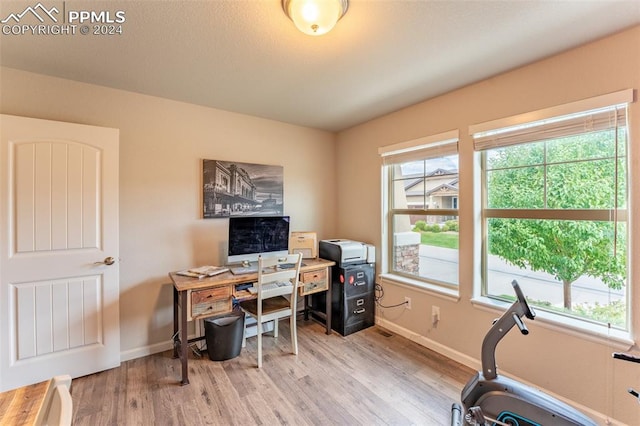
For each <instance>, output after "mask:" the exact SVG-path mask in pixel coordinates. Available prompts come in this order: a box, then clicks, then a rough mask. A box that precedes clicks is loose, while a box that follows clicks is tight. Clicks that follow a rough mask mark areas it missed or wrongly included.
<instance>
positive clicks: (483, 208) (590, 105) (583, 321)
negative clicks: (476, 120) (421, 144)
mask: <svg viewBox="0 0 640 426" xmlns="http://www.w3.org/2000/svg"><path fill="white" fill-rule="evenodd" d="M631 102H633V90H632V89H627V90H623V91H619V92H615V93H610V94H607V95H603V96H598V97H595V98H590V99H586V100H582V101H577V102H573V103H570V104H565V105H561V106H557V107H552V108H548V109H545V110H540V111H534V112H530V113H525V114H520V115H518V116H513V117H508V118H505V119H500V120H494V121H491V122H486V123H481V124H478V125H474V126H470V127H469V135H470V136H471V137H472V138H473V140H474V149H475V151H476V153H479V154H480V185H481V186H480V188H481V190H480V192H481V204H480V212H481V214H480V215H479V219H478V220H480V221H481V223H480V226H479V229H480V230H481V240H482V243H481V250H480V251H481V255H482V258H481V262H480V264H481V274H480V277H479V278H480V282H479V284H480V285H479V286H478V285H477V284H478V283H476V285H474V294H476V295H479V296H480V297H479V298H478V297H476V299H475V303H480V304H482V305H489V306H496V304H497V305H503V304H504V301H502V299H500V298H499V297H496V296H495V295H490V294H488V279H487V278H488V249H489V248H488V244H487V242H488V231H489V230H488V228H489V220H490V219H492V218H503V219H532V220H588V221H614V222H625V223H626V224H627V226H626V233H627V241H629V242H630V241H631V233H630V230H631V225H630V214H629V212H628V211H627V210H628V206H629V204H630V203H631V193H630V192H629V184H630V183H631V182H632V180H631V176H632V173H631V167H632V164H631V161H630V152H629V149H630V146H631V140H630V139H631V135H630V128H629V126H628V122H627V123H625V124H626V130H627V131H626V136H627V139H626V142H625V145H626V146H625V155H624V158H625V162H626V166H627V167H626V168H625V173H626V179H627V180H626V182H627V193H626V200H625V201H626V203H625V204H624V207H623V208H620V207H619V206H617V205H616V206H614V207H613V208H611V209H549V208H546V207H547V206H546V198H545V208H531V209H524V208H523V209H505V208H488V207H487V203H488V195H489V194H488V188H487V179H488V175H487V173H488V170H487V155H488V152H487V151H489V150H491V149H494V148H499V147H508V146H513V145H520V144H524V143H537V142H540V141H541V140H554V139H558V138H560V137H562V136H552V137H548V138H537V139H535V138H534V139H530V140H529V142H516V143H514V141H513V140H511V141H510V142H509V143H505V144H504V145H501V144H500V142H496V141H495V140H494V141H488V139H487V138H486V135H487V134H492V133H493V134H499V133H500V132H501V131H504V129H508V128H509V127H516V126H521V127H526V126H527V124H528V123H535V122H538V121H543V120H550V121H553V120H554V119H557V118H559V117H562V116H568V115H571V114H580V113H582V112H587V111H591V110H597V109H599V108H616V107H625V108H626V110H625V119H626V120H628V113H629V112H628V109H629V108H628V106H629V104H630V103H631ZM616 114H617V111H616ZM616 120H617V115H616ZM585 133H587V131H585ZM479 135H480V136H479ZM483 136H484V137H485V139H484V142H482V141H481V142H480V143H478V140H481V139H482V137H483ZM498 138H499V137H498ZM516 139H517V135H516ZM544 149H545V152H546V146H545V148H544ZM618 158H621V157H618V156H616V159H615V160H614V161H618V160H617V159H618ZM549 164H553V163H548V162H547V158H546V156H545V158H544V161H543V163H541V164H540V165H541V166H543V167H544V169H545V171H544V173H545V176H546V173H547V168H548V166H549ZM626 256H627V276H626V282H627V285H626V292H625V301H626V316H627V318H626V327H625V328H624V329H618V330H617V331H615V330H614V331H615V332H614V334H615V335H616V337H617V338H618V339H619V340H621V341H625V342H626V341H628V338H629V336H630V333H631V329H632V325H631V324H632V323H631V318H632V316H631V314H632V312H631V311H632V309H633V304H632V303H631V299H630V285H631V283H632V275H631V262H630V261H631V259H633V256H632V246H631V245H629V244H627V247H626ZM478 287H479V290H480V291H479V292H478V291H477V290H478ZM540 310H541V311H544V312H543V315H542V316H543V318H545V320H546V321H548V322H550V323H555V324H563V326H564V325H567V326H569V327H571V328H573V329H576V330H582V331H585V330H586V331H589V332H594V331H595V332H596V334H598V335H603V334H606V335H608V336H609V337H613V336H612V330H611V326H610V325H607V324H603V323H601V322H597V321H594V320H590V319H588V318H580V317H577V316H573V315H570V314H564V313H561V312H552V311H546V310H543V309H542V308H541V309H540Z"/></svg>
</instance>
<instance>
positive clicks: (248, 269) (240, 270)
mask: <svg viewBox="0 0 640 426" xmlns="http://www.w3.org/2000/svg"><path fill="white" fill-rule="evenodd" d="M229 269H230V270H231V273H232V274H233V275H243V274H252V273H253V274H254V273H256V272H258V265H256V266H234V267H233V268H229Z"/></svg>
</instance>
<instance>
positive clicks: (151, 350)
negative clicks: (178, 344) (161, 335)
mask: <svg viewBox="0 0 640 426" xmlns="http://www.w3.org/2000/svg"><path fill="white" fill-rule="evenodd" d="M169 349H173V342H172V341H171V340H167V341H166V342H160V343H154V344H153V345H147V346H141V347H139V348H134V349H129V350H128V351H124V352H120V362H125V361H129V360H131V359H136V358H142V357H143V356H148V355H153V354H157V353H158V352H164V351H167V350H169Z"/></svg>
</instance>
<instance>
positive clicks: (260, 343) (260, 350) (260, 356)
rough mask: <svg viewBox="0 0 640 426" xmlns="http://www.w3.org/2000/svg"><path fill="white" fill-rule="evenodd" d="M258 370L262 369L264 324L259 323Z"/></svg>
mask: <svg viewBox="0 0 640 426" xmlns="http://www.w3.org/2000/svg"><path fill="white" fill-rule="evenodd" d="M257 326H258V329H257V331H258V368H262V322H261V321H258V324H257Z"/></svg>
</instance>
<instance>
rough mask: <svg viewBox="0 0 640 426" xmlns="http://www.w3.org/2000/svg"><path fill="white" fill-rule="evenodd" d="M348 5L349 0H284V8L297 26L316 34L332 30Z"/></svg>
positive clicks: (307, 32)
mask: <svg viewBox="0 0 640 426" xmlns="http://www.w3.org/2000/svg"><path fill="white" fill-rule="evenodd" d="M348 7H349V2H348V0H282V8H283V9H284V11H285V13H286V14H287V16H288V17H289V18H291V20H292V21H293V23H294V24H295V26H296V27H297V28H298V29H299V30H300V31H302V32H303V33H305V34H308V35H314V36H317V35H322V34H326V33H328V32H329V31H331V29H332V28H333V27H334V26H335V25H336V22H338V20H339V19H340V18H342V16H343V15H344V14H345V13H346V11H347V8H348Z"/></svg>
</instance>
